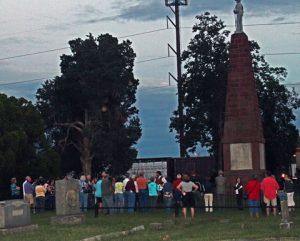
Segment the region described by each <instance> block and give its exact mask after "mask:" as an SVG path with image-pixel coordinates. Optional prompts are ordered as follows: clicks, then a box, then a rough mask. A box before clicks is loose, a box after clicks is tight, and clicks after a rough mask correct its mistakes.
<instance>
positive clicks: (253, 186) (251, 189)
mask: <svg viewBox="0 0 300 241" xmlns="http://www.w3.org/2000/svg"><path fill="white" fill-rule="evenodd" d="M245 192H246V193H247V194H248V199H249V200H259V199H260V183H259V181H257V180H250V181H248V182H247V185H246V187H245Z"/></svg>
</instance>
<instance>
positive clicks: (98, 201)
mask: <svg viewBox="0 0 300 241" xmlns="http://www.w3.org/2000/svg"><path fill="white" fill-rule="evenodd" d="M101 184H102V175H101V174H99V175H98V180H97V182H96V184H95V198H96V203H95V218H97V217H98V214H99V208H102V191H101V190H102V188H101Z"/></svg>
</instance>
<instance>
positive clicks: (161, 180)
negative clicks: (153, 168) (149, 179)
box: [155, 171, 167, 205]
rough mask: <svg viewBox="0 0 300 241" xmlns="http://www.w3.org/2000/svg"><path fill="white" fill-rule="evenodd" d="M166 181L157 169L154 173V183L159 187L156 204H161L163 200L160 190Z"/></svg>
mask: <svg viewBox="0 0 300 241" xmlns="http://www.w3.org/2000/svg"><path fill="white" fill-rule="evenodd" d="M166 182H167V180H166V178H165V177H164V176H163V175H162V174H161V172H160V171H157V172H156V175H155V183H156V184H157V185H158V187H159V192H158V197H157V204H158V205H162V204H163V202H164V198H163V192H162V190H163V187H164V185H165V183H166Z"/></svg>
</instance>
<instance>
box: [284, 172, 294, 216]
mask: <svg viewBox="0 0 300 241" xmlns="http://www.w3.org/2000/svg"><path fill="white" fill-rule="evenodd" d="M283 179H284V183H283V185H284V191H285V193H286V195H287V203H288V207H289V211H294V210H295V201H294V193H295V187H294V183H293V181H292V180H291V179H290V177H289V175H288V174H284V176H283Z"/></svg>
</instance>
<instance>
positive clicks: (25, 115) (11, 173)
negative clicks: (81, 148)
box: [0, 94, 60, 191]
mask: <svg viewBox="0 0 300 241" xmlns="http://www.w3.org/2000/svg"><path fill="white" fill-rule="evenodd" d="M0 175H1V180H0V190H7V191H8V189H9V180H10V179H11V178H12V177H17V178H18V179H19V181H22V180H23V179H24V177H25V176H26V175H32V176H34V177H37V176H44V177H49V176H52V177H55V176H58V175H60V159H59V156H58V154H57V153H56V152H55V151H54V150H53V149H52V148H51V147H50V145H49V144H48V142H47V139H46V137H45V135H44V130H43V120H42V118H41V115H40V113H39V111H38V110H37V109H36V107H35V106H34V105H33V104H32V103H31V102H30V101H27V100H25V99H24V98H20V99H17V98H15V97H7V96H6V95H4V94H0Z"/></svg>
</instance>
